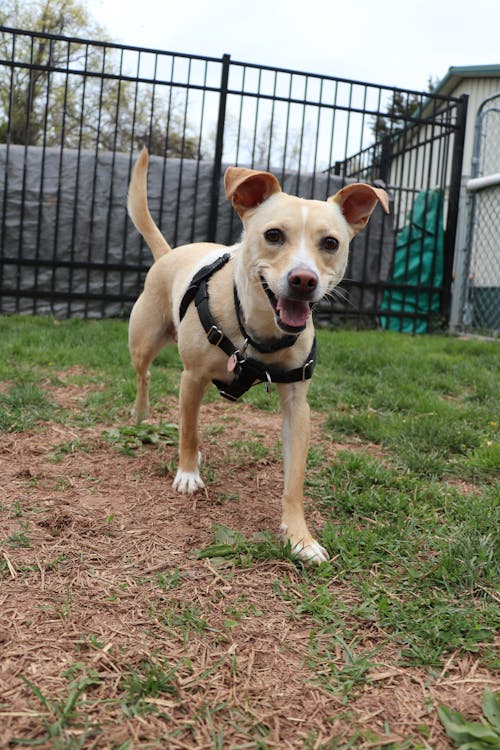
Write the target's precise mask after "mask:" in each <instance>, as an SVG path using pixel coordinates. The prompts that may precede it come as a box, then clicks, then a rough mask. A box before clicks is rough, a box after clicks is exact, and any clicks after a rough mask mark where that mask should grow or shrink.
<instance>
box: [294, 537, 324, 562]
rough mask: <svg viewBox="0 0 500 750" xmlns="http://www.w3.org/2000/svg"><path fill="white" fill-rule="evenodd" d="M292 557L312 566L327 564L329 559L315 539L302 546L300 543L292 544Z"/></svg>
mask: <svg viewBox="0 0 500 750" xmlns="http://www.w3.org/2000/svg"><path fill="white" fill-rule="evenodd" d="M292 555H293V556H294V557H298V558H299V560H302V561H303V562H305V563H308V564H309V563H313V564H314V565H321V563H324V562H328V560H329V559H330V557H329V555H328V552H327V551H326V549H325V548H324V547H322V546H321V544H319V543H318V542H317V541H316V540H315V539H313V540H312V542H310V543H309V544H303V543H302V542H299V543H298V544H294V545H293V547H292Z"/></svg>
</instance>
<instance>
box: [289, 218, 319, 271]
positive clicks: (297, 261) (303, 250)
mask: <svg viewBox="0 0 500 750" xmlns="http://www.w3.org/2000/svg"><path fill="white" fill-rule="evenodd" d="M300 212H301V215H302V234H301V237H300V242H299V244H298V246H297V251H296V253H295V255H294V256H293V259H292V266H293V267H297V266H300V267H302V268H307V269H308V270H309V271H312V272H313V273H315V274H316V276H318V278H319V270H318V267H317V266H316V263H315V262H314V260H313V258H312V257H311V253H310V252H309V251H308V248H307V232H306V228H307V218H308V214H309V208H308V206H301V209H300Z"/></svg>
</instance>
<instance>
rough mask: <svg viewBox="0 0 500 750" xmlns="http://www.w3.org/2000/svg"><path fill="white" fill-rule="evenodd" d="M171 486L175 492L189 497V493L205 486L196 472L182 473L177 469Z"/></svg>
mask: <svg viewBox="0 0 500 750" xmlns="http://www.w3.org/2000/svg"><path fill="white" fill-rule="evenodd" d="M172 486H173V488H174V490H177V492H180V493H181V494H183V495H184V494H188V495H190V494H191V493H193V492H196V490H201V489H203V487H204V486H205V484H204V482H203V480H202V478H201V477H200V473H199V472H198V471H182V469H177V474H176V475H175V479H174V481H173V483H172Z"/></svg>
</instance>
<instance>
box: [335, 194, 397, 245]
mask: <svg viewBox="0 0 500 750" xmlns="http://www.w3.org/2000/svg"><path fill="white" fill-rule="evenodd" d="M328 200H329V201H330V202H332V203H336V204H337V205H338V206H340V210H341V211H342V213H343V214H344V218H345V220H346V221H347V223H348V224H349V225H350V227H351V229H352V231H353V233H354V234H358V232H361V230H362V229H363V227H364V226H365V225H366V224H367V222H368V219H369V218H370V216H371V214H372V212H373V209H374V208H375V206H376V205H377V201H379V202H380V203H381V205H382V208H383V209H384V211H385V212H386V214H388V213H389V196H388V195H387V193H386V192H385V190H382V188H376V187H372V186H371V185H366V184H365V183H363V182H355V183H354V184H353V185H346V187H344V188H342V190H339V192H338V193H336V194H335V195H332V196H331V197H330V198H328Z"/></svg>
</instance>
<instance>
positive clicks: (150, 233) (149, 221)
mask: <svg viewBox="0 0 500 750" xmlns="http://www.w3.org/2000/svg"><path fill="white" fill-rule="evenodd" d="M148 163H149V158H148V151H147V149H146V148H143V149H142V151H141V153H140V154H139V158H138V159H137V161H136V163H135V165H134V168H133V170H132V177H131V180H130V185H129V189H128V202H127V208H128V213H129V216H130V218H131V219H132V221H133V222H134V224H135V226H136V229H138V230H139V232H140V233H141V234H142V236H143V237H144V239H145V240H146V242H147V244H148V247H149V249H150V250H151V252H152V253H153V257H154V259H155V261H156V260H159V259H160V258H161V256H162V255H165V253H168V252H169V250H171V249H172V248H171V247H170V245H169V244H168V242H167V241H166V239H165V237H164V236H163V235H162V233H161V232H160V230H159V229H158V227H157V226H156V224H155V223H154V221H153V217H152V216H151V214H150V213H149V208H148Z"/></svg>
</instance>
